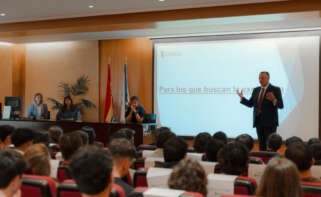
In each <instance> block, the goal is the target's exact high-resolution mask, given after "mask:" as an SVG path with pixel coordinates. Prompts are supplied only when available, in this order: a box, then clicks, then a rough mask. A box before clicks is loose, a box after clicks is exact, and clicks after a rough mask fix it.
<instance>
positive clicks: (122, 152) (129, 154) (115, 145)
mask: <svg viewBox="0 0 321 197" xmlns="http://www.w3.org/2000/svg"><path fill="white" fill-rule="evenodd" d="M108 148H109V151H110V153H111V156H112V158H113V162H114V170H113V174H114V182H115V183H116V184H118V185H119V186H121V187H122V188H123V189H124V191H125V193H126V194H127V195H129V193H130V192H132V191H133V188H132V187H131V186H130V185H128V184H127V183H126V182H125V181H123V180H122V178H123V177H125V176H126V175H127V174H128V173H129V168H130V166H131V164H132V161H133V159H134V158H135V155H136V149H135V146H134V145H133V144H132V143H131V142H129V141H128V140H127V139H124V138H123V139H121V138H120V139H114V140H112V141H111V142H110V144H109V147H108Z"/></svg>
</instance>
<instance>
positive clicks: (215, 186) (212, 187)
mask: <svg viewBox="0 0 321 197" xmlns="http://www.w3.org/2000/svg"><path fill="white" fill-rule="evenodd" d="M236 177H237V176H233V175H225V174H209V175H208V176H207V179H208V185H207V190H208V194H207V196H210V197H220V196H221V195H223V194H234V182H235V179H236Z"/></svg>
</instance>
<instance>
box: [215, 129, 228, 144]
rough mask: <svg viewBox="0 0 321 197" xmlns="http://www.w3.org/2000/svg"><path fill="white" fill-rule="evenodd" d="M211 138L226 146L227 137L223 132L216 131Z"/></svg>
mask: <svg viewBox="0 0 321 197" xmlns="http://www.w3.org/2000/svg"><path fill="white" fill-rule="evenodd" d="M213 138H214V139H217V140H221V141H222V142H223V143H224V144H227V136H226V134H225V133H224V132H223V131H218V132H216V133H214V135H213Z"/></svg>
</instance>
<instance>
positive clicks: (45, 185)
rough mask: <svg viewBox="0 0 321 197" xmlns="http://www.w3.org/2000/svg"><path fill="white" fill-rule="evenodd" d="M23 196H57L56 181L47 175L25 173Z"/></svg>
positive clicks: (22, 188) (22, 187)
mask: <svg viewBox="0 0 321 197" xmlns="http://www.w3.org/2000/svg"><path fill="white" fill-rule="evenodd" d="M21 196H22V197H56V182H55V180H54V179H52V178H50V177H46V176H35V175H23V177H22V186H21Z"/></svg>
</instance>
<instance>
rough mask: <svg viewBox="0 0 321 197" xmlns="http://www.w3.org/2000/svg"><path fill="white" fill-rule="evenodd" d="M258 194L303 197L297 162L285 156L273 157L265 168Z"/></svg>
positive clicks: (267, 196) (272, 196)
mask: <svg viewBox="0 0 321 197" xmlns="http://www.w3.org/2000/svg"><path fill="white" fill-rule="evenodd" d="M256 195H257V196H260V197H302V191H301V185H300V176H299V171H298V169H297V167H296V166H295V164H294V163H293V162H291V161H290V160H288V159H285V158H281V157H274V158H272V159H271V160H270V161H269V163H268V165H267V167H266V168H265V170H264V173H263V176H262V179H261V182H260V185H259V187H258V189H257V192H256Z"/></svg>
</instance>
